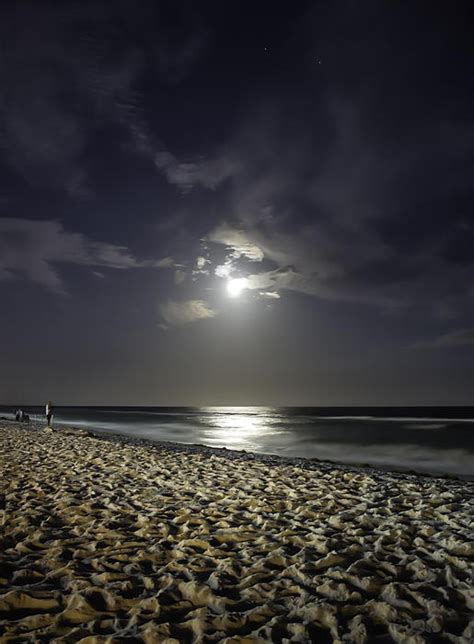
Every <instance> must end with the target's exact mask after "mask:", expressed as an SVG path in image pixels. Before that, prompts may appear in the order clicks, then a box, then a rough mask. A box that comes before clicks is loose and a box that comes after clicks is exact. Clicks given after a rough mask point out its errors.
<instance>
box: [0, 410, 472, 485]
mask: <svg viewBox="0 0 474 644" xmlns="http://www.w3.org/2000/svg"><path fill="white" fill-rule="evenodd" d="M10 424H11V425H15V426H16V425H18V426H19V427H23V428H27V427H28V423H26V424H25V423H21V422H18V421H12V420H9V419H6V418H5V417H0V429H1V427H2V426H3V425H10ZM36 425H39V426H41V425H42V424H41V423H36ZM29 428H30V429H31V430H32V431H42V430H43V429H45V427H42V429H38V428H37V427H36V426H33V423H30V425H29ZM52 430H53V431H58V432H63V433H71V434H76V435H90V436H94V437H95V438H98V439H103V440H108V441H111V442H118V443H124V444H126V443H130V444H133V445H141V446H144V447H150V448H157V449H169V450H172V451H182V452H186V453H190V454H195V453H204V454H205V453H209V454H215V455H217V456H219V455H221V456H224V457H226V458H229V459H239V458H241V459H242V460H252V461H261V462H264V463H272V464H275V465H277V464H281V465H298V466H300V467H306V468H310V467H311V466H312V465H313V466H315V467H320V466H321V467H330V468H338V469H341V470H347V471H351V472H352V471H359V470H363V471H364V472H367V473H370V474H373V475H377V474H380V475H383V474H393V475H394V476H401V477H405V476H414V477H420V476H421V477H428V478H441V479H449V480H459V481H464V482H468V483H469V482H472V483H474V474H454V473H453V474H451V473H449V472H435V471H433V470H428V469H427V470H416V469H413V468H411V467H406V468H404V467H400V468H399V469H397V468H394V467H392V466H391V465H390V464H383V463H380V464H377V465H371V464H370V463H361V462H342V461H331V460H328V459H319V458H317V457H305V456H282V455H279V454H272V453H263V452H252V451H247V450H245V449H241V450H234V449H229V448H227V447H213V446H211V445H205V444H204V443H179V442H174V441H165V440H154V439H151V438H143V437H139V436H132V435H130V434H123V433H120V432H114V431H111V430H98V429H94V428H91V427H87V428H85V427H73V426H72V425H59V424H58V425H53V427H52Z"/></svg>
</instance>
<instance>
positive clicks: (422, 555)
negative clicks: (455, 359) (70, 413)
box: [0, 424, 474, 643]
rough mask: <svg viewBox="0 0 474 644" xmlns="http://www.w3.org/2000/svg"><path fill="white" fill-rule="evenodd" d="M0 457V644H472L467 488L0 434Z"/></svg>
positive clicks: (15, 430) (59, 436) (52, 436)
mask: <svg viewBox="0 0 474 644" xmlns="http://www.w3.org/2000/svg"><path fill="white" fill-rule="evenodd" d="M0 453H1V454H2V458H3V461H4V462H3V465H2V469H3V476H2V478H1V488H2V490H1V491H2V492H3V495H4V500H5V501H6V510H5V512H4V517H3V526H2V528H3V531H2V534H3V536H2V540H1V544H0V552H1V553H2V554H0V557H1V560H2V564H3V565H2V567H1V572H0V577H1V579H0V584H1V586H0V588H1V590H0V592H1V595H0V611H1V613H0V619H1V620H2V621H1V622H0V632H2V631H3V633H4V635H3V638H1V641H2V642H15V641H16V642H20V641H21V642H28V641H40V642H48V641H50V640H53V641H60V642H63V641H68V642H72V641H74V642H75V641H81V642H84V643H92V642H111V641H144V642H162V641H163V642H165V641H167V642H173V641H179V642H188V641H189V642H191V641H194V642H201V641H204V642H207V641H209V642H210V641H224V642H264V641H269V640H270V641H275V642H279V641H284V642H285V641H286V642H288V641H292V642H308V641H317V642H320V641H321V642H324V641H348V642H366V641H370V642H377V641H381V642H390V641H396V642H425V641H429V642H432V641H451V642H472V641H473V638H474V628H473V624H472V623H471V625H469V615H470V614H471V615H472V608H473V606H474V598H473V595H472V592H471V590H470V587H471V581H472V563H470V559H469V558H470V557H472V546H471V545H469V543H468V541H467V539H468V535H469V534H471V535H472V523H471V525H470V521H471V522H472V516H473V515H472V489H473V488H472V485H471V484H469V483H463V482H460V481H452V480H443V479H430V478H425V477H416V476H409V475H407V476H404V477H402V476H399V475H398V476H397V475H392V474H386V473H376V472H373V471H367V472H365V471H364V470H355V469H353V470H350V468H338V467H335V466H330V465H328V464H316V465H315V464H314V463H313V464H309V463H308V464H307V465H304V464H303V463H302V465H301V466H298V465H289V464H272V463H271V462H265V461H264V460H263V461H262V460H260V459H257V458H255V459H253V460H252V458H251V456H248V457H247V458H248V459H249V460H244V459H243V458H240V457H234V458H232V454H231V453H229V454H228V455H227V456H224V455H217V454H218V452H217V451H213V450H205V449H203V450H202V451H201V452H197V451H196V453H190V451H189V450H188V451H186V450H184V451H183V450H182V449H179V448H173V447H169V448H163V447H161V446H160V447H159V448H155V447H149V446H146V445H133V444H127V443H124V442H118V441H111V440H105V439H100V438H95V437H93V436H89V435H87V434H85V433H84V432H82V433H76V434H74V433H71V432H65V431H58V432H44V431H36V432H35V431H34V430H31V429H24V428H20V427H15V426H12V425H10V426H8V425H7V424H4V425H2V426H0ZM221 454H222V452H221ZM471 562H472V558H471Z"/></svg>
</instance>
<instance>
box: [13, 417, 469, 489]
mask: <svg viewBox="0 0 474 644" xmlns="http://www.w3.org/2000/svg"><path fill="white" fill-rule="evenodd" d="M23 409H24V410H25V411H26V412H27V413H29V414H30V417H31V422H32V425H33V426H34V427H36V428H37V429H40V428H42V427H43V426H44V422H45V421H44V407H23ZM13 412H14V408H13V407H5V406H4V407H0V415H1V416H4V417H6V418H13ZM54 423H55V424H56V425H59V426H61V425H65V426H72V427H81V428H90V429H94V430H97V431H99V432H113V433H118V434H123V435H127V436H133V437H140V438H146V439H148V440H158V441H172V442H176V443H187V444H193V443H194V444H202V445H207V446H211V447H226V448H227V449H233V450H246V451H248V452H257V453H262V454H275V455H277V456H285V457H306V458H318V459H322V460H330V461H335V462H341V463H352V464H368V465H373V466H375V467H383V468H389V469H397V470H399V469H402V470H415V471H417V472H425V473H433V474H454V475H458V476H461V477H463V478H470V479H473V478H474V407H285V408H278V407H56V408H55V416H54Z"/></svg>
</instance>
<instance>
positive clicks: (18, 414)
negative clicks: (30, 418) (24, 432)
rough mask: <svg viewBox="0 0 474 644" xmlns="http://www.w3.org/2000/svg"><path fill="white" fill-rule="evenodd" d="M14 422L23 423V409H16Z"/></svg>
mask: <svg viewBox="0 0 474 644" xmlns="http://www.w3.org/2000/svg"><path fill="white" fill-rule="evenodd" d="M15 420H16V421H18V422H19V423H21V422H22V421H23V409H17V410H16V412H15Z"/></svg>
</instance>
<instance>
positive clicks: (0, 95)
mask: <svg viewBox="0 0 474 644" xmlns="http://www.w3.org/2000/svg"><path fill="white" fill-rule="evenodd" d="M165 8H166V5H165V3H162V4H161V5H160V6H157V5H155V3H152V2H146V1H143V2H138V3H136V2H131V1H128V0H122V1H120V2H116V3H113V4H110V3H108V2H102V1H100V2H65V3H61V4H58V3H55V2H48V1H44V2H39V3H37V2H26V1H20V2H6V3H4V4H3V5H2V9H1V10H0V34H1V38H2V43H3V51H2V58H1V60H2V64H1V67H0V81H1V82H0V109H1V112H0V118H1V126H2V127H1V132H2V136H1V142H2V146H3V148H4V151H5V159H6V161H7V162H8V163H9V164H10V165H11V166H12V167H14V168H15V169H16V170H17V171H18V172H20V173H21V174H22V175H23V176H24V177H25V178H26V179H27V180H28V182H30V183H31V184H33V185H35V186H42V185H45V186H46V187H54V188H59V189H65V190H66V191H67V192H68V193H70V194H71V195H73V196H79V197H84V196H88V195H89V180H88V166H87V162H86V158H85V157H86V156H87V154H88V151H89V148H90V147H91V146H92V147H93V146H94V140H95V138H96V137H97V135H98V133H99V132H101V131H103V130H107V128H109V129H110V128H111V126H115V127H117V128H119V132H120V131H121V138H122V141H123V142H124V143H125V141H126V140H127V139H128V140H129V142H130V143H131V144H132V147H133V150H134V151H135V152H136V153H138V154H144V155H146V156H149V157H150V159H152V157H153V152H154V150H155V147H156V140H157V135H156V134H155V132H152V128H150V126H149V123H148V120H147V118H146V115H145V110H144V100H143V82H144V77H145V76H146V74H150V73H152V74H154V75H155V77H157V78H161V80H163V78H166V79H168V80H173V79H175V78H182V77H183V76H184V75H185V73H186V72H187V70H188V69H189V68H190V66H191V65H192V63H193V62H194V61H195V59H196V57H197V56H198V55H199V52H200V51H201V49H202V46H203V44H204V41H205V36H204V34H203V33H202V31H201V29H200V27H199V25H198V24H196V23H195V22H194V23H191V22H190V21H189V16H188V13H187V12H186V6H185V5H183V4H182V3H179V5H178V4H177V5H176V8H175V9H174V10H172V11H171V13H172V14H173V15H172V18H173V22H174V24H175V26H174V28H173V29H172V30H171V29H170V28H169V25H167V24H166V20H168V19H169V16H167V15H166V12H165V11H164V9H165ZM158 136H159V132H158ZM114 138H115V137H114ZM110 145H111V148H112V149H113V148H114V147H116V145H117V142H116V141H114V140H112V141H111V143H110ZM111 151H112V150H111Z"/></svg>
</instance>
